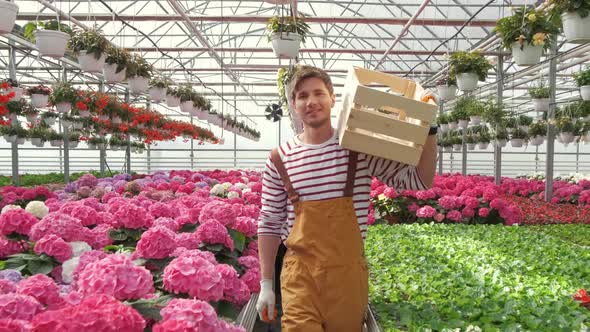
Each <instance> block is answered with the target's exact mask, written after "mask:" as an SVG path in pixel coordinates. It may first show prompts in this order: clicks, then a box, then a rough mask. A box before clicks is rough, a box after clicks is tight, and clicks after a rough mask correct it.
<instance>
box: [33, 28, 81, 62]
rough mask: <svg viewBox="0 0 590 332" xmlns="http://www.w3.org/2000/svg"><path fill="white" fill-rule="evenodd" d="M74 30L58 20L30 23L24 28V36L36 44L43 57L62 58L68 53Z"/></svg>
mask: <svg viewBox="0 0 590 332" xmlns="http://www.w3.org/2000/svg"><path fill="white" fill-rule="evenodd" d="M72 34H73V32H72V29H71V28H70V27H69V26H67V25H65V24H63V23H60V22H59V21H57V20H49V21H45V22H29V23H27V24H26V25H25V26H24V36H25V38H27V39H28V40H30V41H31V42H34V43H35V45H36V46H37V49H38V50H39V53H41V55H46V56H49V57H52V58H61V57H63V56H64V54H65V53H66V48H67V46H68V41H69V40H70V37H71V36H72Z"/></svg>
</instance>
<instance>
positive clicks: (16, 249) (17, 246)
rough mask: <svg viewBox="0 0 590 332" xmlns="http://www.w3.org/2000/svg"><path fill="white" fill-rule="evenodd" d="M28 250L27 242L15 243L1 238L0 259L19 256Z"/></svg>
mask: <svg viewBox="0 0 590 332" xmlns="http://www.w3.org/2000/svg"><path fill="white" fill-rule="evenodd" d="M28 249H29V244H28V243H27V242H26V241H13V240H8V239H6V238H5V237H4V236H0V258H4V257H8V256H10V255H14V254H19V253H21V252H24V251H27V250H28Z"/></svg>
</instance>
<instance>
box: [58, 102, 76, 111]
mask: <svg viewBox="0 0 590 332" xmlns="http://www.w3.org/2000/svg"><path fill="white" fill-rule="evenodd" d="M55 109H56V110H57V111H58V112H59V113H67V112H69V111H70V110H71V109H72V104H71V103H68V102H67V101H65V102H61V103H57V105H55Z"/></svg>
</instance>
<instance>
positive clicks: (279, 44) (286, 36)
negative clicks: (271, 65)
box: [270, 32, 301, 59]
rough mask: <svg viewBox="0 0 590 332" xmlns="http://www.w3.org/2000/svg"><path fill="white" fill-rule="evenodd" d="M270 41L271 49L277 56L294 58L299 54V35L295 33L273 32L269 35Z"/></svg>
mask: <svg viewBox="0 0 590 332" xmlns="http://www.w3.org/2000/svg"><path fill="white" fill-rule="evenodd" d="M270 38H271V41H272V50H273V51H274V53H275V56H276V57H277V58H287V59H293V58H296V57H297V55H298V54H299V46H300V44H301V36H300V35H299V34H296V33H288V32H283V33H276V32H275V33H273V34H272V36H271V37H270Z"/></svg>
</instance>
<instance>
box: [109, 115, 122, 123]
mask: <svg viewBox="0 0 590 332" xmlns="http://www.w3.org/2000/svg"><path fill="white" fill-rule="evenodd" d="M121 122H123V121H122V120H121V118H120V117H118V116H113V118H112V119H111V123H112V124H121Z"/></svg>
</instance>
